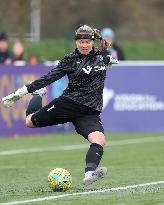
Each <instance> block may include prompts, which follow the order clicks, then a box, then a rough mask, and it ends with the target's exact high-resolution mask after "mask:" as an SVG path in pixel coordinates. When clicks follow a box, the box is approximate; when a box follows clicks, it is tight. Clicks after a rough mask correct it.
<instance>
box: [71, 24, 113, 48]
mask: <svg viewBox="0 0 164 205" xmlns="http://www.w3.org/2000/svg"><path fill="white" fill-rule="evenodd" d="M81 38H89V39H92V40H95V39H97V40H100V42H101V43H100V46H98V48H97V50H99V51H102V50H105V49H106V48H107V47H108V46H109V43H108V42H107V41H106V40H105V39H103V38H102V36H101V34H100V31H99V30H98V29H96V28H92V27H91V26H88V25H82V26H80V27H79V28H78V29H77V30H76V31H75V40H77V39H81Z"/></svg>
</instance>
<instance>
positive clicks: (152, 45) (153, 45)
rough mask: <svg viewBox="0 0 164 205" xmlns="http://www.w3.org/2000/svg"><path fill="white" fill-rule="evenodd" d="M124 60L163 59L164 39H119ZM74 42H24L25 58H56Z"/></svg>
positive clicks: (64, 52)
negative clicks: (34, 56)
mask: <svg viewBox="0 0 164 205" xmlns="http://www.w3.org/2000/svg"><path fill="white" fill-rule="evenodd" d="M118 44H119V45H120V46H121V47H122V49H123V50H124V52H125V56H126V60H164V55H163V53H164V41H162V42H135V41H119V42H118ZM74 46H75V45H74V42H72V41H71V40H70V41H68V40H65V39H42V40H41V41H40V42H38V43H37V42H36V43H34V42H25V51H26V58H27V59H28V58H29V57H30V56H32V55H36V56H38V58H39V59H40V60H44V59H46V60H58V59H61V58H63V56H64V55H65V54H67V53H69V52H72V51H73V50H74Z"/></svg>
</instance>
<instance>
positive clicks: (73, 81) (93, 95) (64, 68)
mask: <svg viewBox="0 0 164 205" xmlns="http://www.w3.org/2000/svg"><path fill="white" fill-rule="evenodd" d="M109 63H110V56H109V55H107V56H102V55H101V52H99V51H95V49H94V48H93V50H92V51H91V52H90V53H89V54H88V55H82V54H81V53H79V51H78V50H77V49H75V51H74V52H73V53H71V54H68V55H66V56H65V57H64V58H63V59H62V60H61V61H60V62H59V64H58V66H57V67H56V68H54V69H52V70H51V71H50V72H49V73H48V74H47V75H44V76H43V77H41V78H40V79H38V80H35V81H33V82H32V83H31V84H29V85H26V86H27V89H28V92H29V93H33V92H34V91H36V90H38V89H40V88H43V87H45V86H47V85H49V84H51V83H53V82H55V81H56V80H58V79H60V78H62V77H63V76H65V75H67V76H68V79H69V83H68V86H67V88H66V89H65V90H64V92H63V94H62V96H63V97H66V98H69V99H70V100H73V101H75V102H78V103H79V104H83V105H85V106H88V107H91V108H93V109H95V110H98V111H101V110H102V106H103V88H104V81H105V77H106V67H107V65H108V64H109Z"/></svg>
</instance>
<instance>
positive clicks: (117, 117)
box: [0, 0, 164, 136]
mask: <svg viewBox="0 0 164 205" xmlns="http://www.w3.org/2000/svg"><path fill="white" fill-rule="evenodd" d="M0 5H1V6H0V19H1V21H0V72H1V77H0V84H1V90H0V97H1V98H2V97H3V96H5V95H7V94H8V93H11V92H13V91H14V90H15V89H17V88H18V87H20V86H22V85H24V84H26V83H27V82H28V81H32V80H35V79H37V78H38V77H40V76H41V75H43V74H46V73H47V72H48V71H50V70H51V69H52V68H53V67H54V66H56V65H57V64H58V61H59V60H60V59H61V58H63V56H64V55H65V54H67V53H69V52H72V51H74V49H75V45H74V44H75V42H74V32H75V30H76V29H77V28H78V27H79V26H80V25H82V24H88V25H90V26H93V27H96V28H97V29H99V30H100V33H101V35H102V36H103V37H104V38H105V39H107V40H108V39H109V40H110V39H111V40H112V41H113V44H112V47H111V48H109V49H108V52H109V53H110V54H111V55H112V56H113V57H116V58H118V59H119V61H120V64H119V65H118V66H113V68H114V69H111V71H108V72H107V80H106V84H105V89H104V109H105V112H103V114H102V118H103V122H104V126H105V130H106V131H107V132H110V131H111V132H126V131H128V132H129V131H131V132H141V131H163V130H164V128H163V124H162V120H163V117H162V116H163V111H164V96H163V94H162V92H161V88H162V87H164V85H163V77H164V73H163V71H164V69H163V67H164V63H163V60H164V29H163V22H164V12H163V11H164V1H163V0H138V1H132V0H83V1H78V0H14V1H12V0H5V1H3V0H0ZM21 68H23V69H21ZM34 68H35V69H34ZM132 68H133V69H132ZM118 82H119V83H118ZM66 85H67V79H66V78H63V79H61V80H59V81H57V82H55V83H53V84H52V85H51V86H50V87H49V91H48V95H47V96H46V97H45V98H44V104H46V103H48V102H49V101H50V100H51V99H53V98H55V97H58V96H60V95H61V94H62V92H63V90H64V89H65V87H66ZM29 99H30V97H29V96H28V97H26V98H25V99H24V100H22V101H20V102H18V103H17V104H16V105H15V106H16V107H15V108H18V109H15V108H11V109H8V110H7V109H5V108H4V107H3V105H2V104H1V105H0V111H1V112H0V120H1V121H2V123H1V124H2V125H3V126H1V128H0V129H1V130H0V136H3V135H11V136H12V135H13V134H20V135H21V134H24V133H31V132H32V133H34V132H36V133H38V132H43V130H42V129H36V131H33V130H32V131H31V130H30V129H27V128H26V127H25V124H24V120H25V110H26V107H27V104H28V102H29ZM104 113H105V114H104ZM152 115H153V116H154V117H152ZM110 116H111V117H110ZM150 119H151V120H150ZM109 120H110V121H109ZM145 121H146V126H143V122H145ZM21 128H22V129H21ZM58 128H59V130H66V131H67V130H71V129H72V128H70V126H68V125H59V126H57V128H48V130H51V131H54V130H56V129H58ZM25 130H26V131H25ZM29 130H30V131H29ZM45 132H47V130H45Z"/></svg>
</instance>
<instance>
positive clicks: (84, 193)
mask: <svg viewBox="0 0 164 205" xmlns="http://www.w3.org/2000/svg"><path fill="white" fill-rule="evenodd" d="M159 184H164V181H156V182H150V183H144V184H134V185H129V186H122V187H113V188H109V189H100V190H94V191H87V192H77V193H72V194H60V195H57V196H48V197H42V198H36V199H29V200H24V201H11V202H6V203H0V205H15V204H27V203H33V202H40V201H50V200H55V199H59V198H66V197H71V196H83V195H90V194H97V193H105V192H112V191H122V190H128V189H134V188H138V187H145V186H153V185H159Z"/></svg>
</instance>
